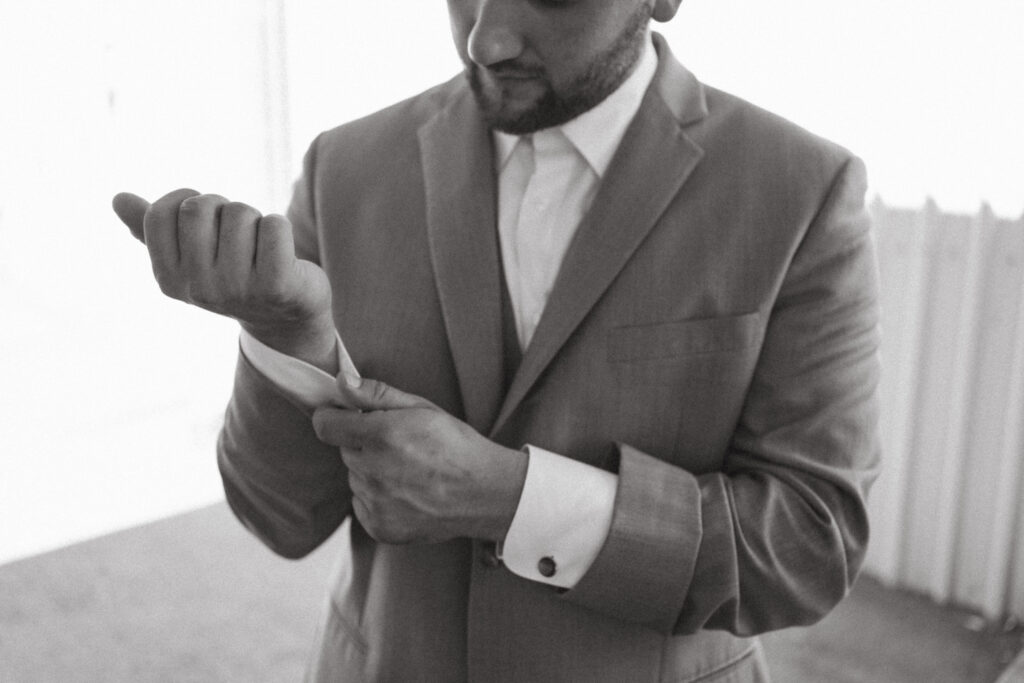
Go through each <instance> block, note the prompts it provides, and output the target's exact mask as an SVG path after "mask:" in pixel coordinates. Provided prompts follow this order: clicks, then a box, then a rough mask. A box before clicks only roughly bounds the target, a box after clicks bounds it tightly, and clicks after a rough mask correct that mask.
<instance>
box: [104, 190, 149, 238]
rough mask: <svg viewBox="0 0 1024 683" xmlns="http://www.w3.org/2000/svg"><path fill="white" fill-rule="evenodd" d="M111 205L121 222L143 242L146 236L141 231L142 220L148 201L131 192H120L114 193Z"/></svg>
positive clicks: (147, 207)
mask: <svg viewBox="0 0 1024 683" xmlns="http://www.w3.org/2000/svg"><path fill="white" fill-rule="evenodd" d="M111 206H113V207H114V213H116V214H117V217H118V218H120V219H121V222H122V223H124V224H125V225H127V226H128V229H129V230H131V233H132V235H133V236H134V237H135V239H137V240H139V241H140V242H142V243H143V244H145V243H146V238H145V235H144V234H143V232H142V222H143V219H144V218H145V217H146V211H147V210H148V209H149V202H147V201H146V200H145V199H143V198H142V197H140V196H138V195H136V194H132V193H131V192H120V193H118V194H116V195H114V199H113V201H111Z"/></svg>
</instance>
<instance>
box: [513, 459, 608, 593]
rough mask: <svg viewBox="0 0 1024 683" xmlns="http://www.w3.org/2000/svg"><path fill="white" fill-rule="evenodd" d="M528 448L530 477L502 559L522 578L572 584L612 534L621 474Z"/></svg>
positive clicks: (562, 585)
mask: <svg viewBox="0 0 1024 683" xmlns="http://www.w3.org/2000/svg"><path fill="white" fill-rule="evenodd" d="M526 452H527V453H528V454H529V456H530V460H529V464H528V465H527V469H526V481H525V482H524V484H523V493H522V495H521V496H520V498H519V507H518V508H516V514H515V517H513V519H512V525H511V526H510V527H509V530H508V534H507V535H506V536H505V541H504V543H503V544H501V546H500V550H501V558H502V561H503V562H504V563H505V566H506V567H508V569H509V570H510V571H512V572H513V573H515V574H518V575H519V576H521V577H523V578H526V579H531V580H533V581H540V582H542V583H546V584H549V585H552V586H557V587H559V588H572V587H573V586H575V585H576V583H577V582H578V581H579V580H580V578H581V577H582V576H583V575H584V574H585V573H586V572H587V570H588V569H589V568H590V565H591V564H592V563H593V562H594V558H596V557H597V555H598V553H599V552H600V550H601V547H602V545H603V544H604V541H605V538H606V537H607V536H608V529H609V528H610V527H611V523H612V512H613V510H614V507H615V490H616V488H617V486H618V477H617V476H615V475H614V474H612V473H610V472H605V471H604V470H602V469H598V468H597V467H593V466H591V465H587V464H585V463H582V462H577V461H576V460H572V459H570V458H566V457H565V456H561V455H558V454H556V453H551V452H550V451H546V450H544V449H542V448H537V447H536V446H529V445H528V446H526Z"/></svg>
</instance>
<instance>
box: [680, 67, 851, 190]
mask: <svg viewBox="0 0 1024 683" xmlns="http://www.w3.org/2000/svg"><path fill="white" fill-rule="evenodd" d="M703 89H704V94H705V98H706V101H707V108H708V116H707V117H706V119H705V120H704V121H703V122H702V125H701V126H700V127H699V130H695V131H694V135H695V136H696V137H697V138H699V140H698V144H701V145H702V146H704V147H705V148H706V150H707V151H711V152H715V151H717V152H719V153H722V154H727V155H730V154H736V153H741V154H743V155H744V156H746V157H747V158H748V159H749V161H750V162H751V163H753V164H754V165H757V166H762V167H763V168H770V169H772V170H773V172H776V173H777V172H783V173H784V174H786V173H792V174H796V175H798V176H803V175H806V174H810V175H819V174H821V175H824V176H826V177H829V178H831V177H832V176H833V175H834V174H835V173H836V172H837V170H838V169H840V168H842V167H843V166H846V165H847V164H848V163H849V162H850V161H851V160H852V159H855V155H854V154H853V153H852V152H851V151H850V150H848V149H846V148H845V147H843V146H842V145H839V144H837V143H835V142H833V141H831V140H828V139H826V138H824V137H822V136H820V135H817V134H815V133H812V132H810V131H809V130H807V129H805V128H803V127H801V126H799V125H797V124H796V123H794V122H792V121H790V120H788V119H786V118H784V117H782V116H780V115H778V114H775V113H773V112H770V111H768V110H766V109H763V108H762V107H759V106H758V105H756V104H753V103H751V102H749V101H747V100H745V99H743V98H741V97H737V96H736V95H733V94H730V93H727V92H725V91H723V90H719V89H717V88H714V87H711V86H708V85H704V86H703ZM688 132H689V131H688Z"/></svg>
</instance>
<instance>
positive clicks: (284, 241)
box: [255, 213, 295, 280]
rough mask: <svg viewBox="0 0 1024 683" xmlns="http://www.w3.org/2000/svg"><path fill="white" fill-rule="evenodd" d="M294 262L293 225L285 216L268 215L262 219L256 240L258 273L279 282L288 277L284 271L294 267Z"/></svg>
mask: <svg viewBox="0 0 1024 683" xmlns="http://www.w3.org/2000/svg"><path fill="white" fill-rule="evenodd" d="M294 261H295V244H294V242H293V241H292V224H291V223H290V222H289V221H288V219H287V218H285V217H284V216H281V215H278V214H275V213H272V214H267V215H266V216H264V217H263V218H262V219H260V223H259V235H258V236H257V238H256V258H255V265H256V272H258V273H259V274H260V276H261V277H264V278H266V279H268V280H277V279H280V278H281V277H282V276H284V275H286V273H284V272H283V269H284V268H290V267H292V264H293V263H294Z"/></svg>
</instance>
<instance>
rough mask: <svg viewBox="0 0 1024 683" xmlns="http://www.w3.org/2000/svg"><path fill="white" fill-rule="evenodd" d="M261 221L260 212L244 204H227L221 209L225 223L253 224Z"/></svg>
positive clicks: (222, 219)
mask: <svg viewBox="0 0 1024 683" xmlns="http://www.w3.org/2000/svg"><path fill="white" fill-rule="evenodd" d="M259 219H260V212H259V211H257V210H256V209H254V208H252V207H251V206H249V205H248V204H243V203H242V202H227V203H225V204H224V206H222V207H221V221H222V222H223V223H228V224H230V223H235V224H240V225H244V224H251V223H255V222H256V221H258V220H259Z"/></svg>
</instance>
